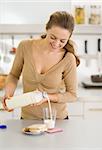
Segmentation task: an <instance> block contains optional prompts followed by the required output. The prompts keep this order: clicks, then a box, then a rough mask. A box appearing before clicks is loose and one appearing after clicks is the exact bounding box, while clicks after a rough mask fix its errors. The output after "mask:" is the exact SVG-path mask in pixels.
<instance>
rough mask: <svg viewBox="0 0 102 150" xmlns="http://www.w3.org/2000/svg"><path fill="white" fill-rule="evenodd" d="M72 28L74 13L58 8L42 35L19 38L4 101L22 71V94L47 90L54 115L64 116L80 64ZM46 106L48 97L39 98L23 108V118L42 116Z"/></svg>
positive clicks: (73, 89)
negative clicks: (34, 103) (55, 112)
mask: <svg viewBox="0 0 102 150" xmlns="http://www.w3.org/2000/svg"><path fill="white" fill-rule="evenodd" d="M73 30H74V19H73V16H72V15H70V14H69V13H67V12H65V11H58V12H55V13H53V14H52V15H51V16H50V19H49V21H48V23H47V24H46V34H45V35H42V36H41V38H39V39H30V40H25V41H22V42H21V43H20V44H19V46H18V48H17V52H16V57H15V60H14V63H13V66H12V69H11V71H10V74H9V75H8V78H7V81H6V86H5V91H6V92H5V96H4V98H3V100H6V99H7V97H9V96H13V94H14V91H15V89H16V86H17V82H18V79H19V77H20V75H21V73H22V79H23V91H24V93H26V92H30V91H34V90H36V89H38V91H45V92H47V94H48V97H49V99H50V102H51V106H52V107H54V108H55V109H56V111H57V116H56V118H57V119H64V118H66V117H67V116H68V111H67V102H74V101H76V99H77V95H76V88H77V75H76V66H78V65H79V63H80V61H79V59H78V57H77V56H76V55H75V48H74V43H73V42H72V41H71V40H70V37H71V35H72V32H73ZM47 105H48V102H47V99H42V101H41V102H40V103H38V104H36V105H28V106H25V107H22V114H21V115H22V118H24V119H42V118H43V115H42V114H43V113H42V111H43V108H44V107H47ZM5 108H7V107H5ZM67 118H68V117H67Z"/></svg>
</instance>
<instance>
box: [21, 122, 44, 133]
mask: <svg viewBox="0 0 102 150" xmlns="http://www.w3.org/2000/svg"><path fill="white" fill-rule="evenodd" d="M45 131H47V127H46V125H45V124H33V125H30V126H28V127H25V128H23V129H22V132H23V133H25V134H28V135H40V134H43V133H44V132H45Z"/></svg>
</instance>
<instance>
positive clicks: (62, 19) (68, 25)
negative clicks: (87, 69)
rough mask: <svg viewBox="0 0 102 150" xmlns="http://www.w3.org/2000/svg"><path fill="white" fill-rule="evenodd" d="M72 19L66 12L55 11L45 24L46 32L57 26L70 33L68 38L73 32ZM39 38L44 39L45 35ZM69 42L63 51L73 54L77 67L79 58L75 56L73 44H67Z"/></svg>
mask: <svg viewBox="0 0 102 150" xmlns="http://www.w3.org/2000/svg"><path fill="white" fill-rule="evenodd" d="M74 25H75V23H74V18H73V16H72V15H71V14H69V13H68V12H66V11H57V12H54V13H53V14H52V15H51V16H50V19H49V21H48V22H47V24H46V30H49V29H51V28H52V27H53V26H58V27H61V28H64V29H66V30H68V31H69V32H70V37H71V35H72V32H73V30H74ZM41 38H46V34H45V35H42V36H41ZM69 41H70V40H68V42H67V44H66V45H65V47H64V48H65V49H66V50H67V51H68V52H70V53H73V55H74V56H75V58H76V64H77V66H78V65H79V64H80V60H79V58H78V57H77V56H76V54H75V49H74V46H73V44H70V42H69Z"/></svg>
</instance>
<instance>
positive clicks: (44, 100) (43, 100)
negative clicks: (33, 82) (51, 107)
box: [31, 98, 47, 106]
mask: <svg viewBox="0 0 102 150" xmlns="http://www.w3.org/2000/svg"><path fill="white" fill-rule="evenodd" d="M45 102H47V99H45V98H44V99H42V100H41V101H40V102H37V103H34V104H31V106H38V105H41V104H43V103H45Z"/></svg>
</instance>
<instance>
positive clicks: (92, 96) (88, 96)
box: [77, 85, 102, 102]
mask: <svg viewBox="0 0 102 150" xmlns="http://www.w3.org/2000/svg"><path fill="white" fill-rule="evenodd" d="M77 95H78V100H79V101H85V102H88V101H89V102H94V101H97V102H102V88H93V89H92V88H90V89H88V88H83V87H82V86H81V85H79V86H78V90H77Z"/></svg>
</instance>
